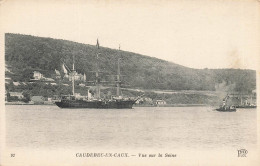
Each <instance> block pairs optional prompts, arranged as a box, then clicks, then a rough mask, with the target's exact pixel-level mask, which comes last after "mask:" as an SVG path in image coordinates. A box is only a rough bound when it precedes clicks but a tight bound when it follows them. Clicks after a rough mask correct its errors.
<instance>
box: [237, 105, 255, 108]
mask: <svg viewBox="0 0 260 166" xmlns="http://www.w3.org/2000/svg"><path fill="white" fill-rule="evenodd" d="M236 108H256V106H255V105H238V106H236Z"/></svg>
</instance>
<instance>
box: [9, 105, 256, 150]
mask: <svg viewBox="0 0 260 166" xmlns="http://www.w3.org/2000/svg"><path fill="white" fill-rule="evenodd" d="M5 114H6V143H7V146H8V147H21V148H26V147H29V148H50V149H52V148H75V147H76V148H131V149H135V148H143V149H149V148H157V149H158V148H159V149H163V148H174V149H180V148H190V149H198V148H200V149H212V148H227V147H230V148H241V147H242V148H249V147H254V146H256V145H257V111H256V109H238V110H237V112H227V113H225V112H217V111H213V108H210V107H136V108H133V109H125V110H114V109H111V110H110V109H108V110H102V109H100V110H97V109H60V108H58V107H57V106H52V105H51V106H47V105H6V113H5Z"/></svg>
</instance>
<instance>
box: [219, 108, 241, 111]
mask: <svg viewBox="0 0 260 166" xmlns="http://www.w3.org/2000/svg"><path fill="white" fill-rule="evenodd" d="M216 110H217V111H219V112H236V111H237V110H236V109H235V108H233V109H223V108H217V109H216Z"/></svg>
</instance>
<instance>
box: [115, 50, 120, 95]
mask: <svg viewBox="0 0 260 166" xmlns="http://www.w3.org/2000/svg"><path fill="white" fill-rule="evenodd" d="M119 55H120V45H119ZM120 83H121V80H120V56H119V57H118V60H117V82H116V87H117V88H116V95H117V96H118V97H119V96H120Z"/></svg>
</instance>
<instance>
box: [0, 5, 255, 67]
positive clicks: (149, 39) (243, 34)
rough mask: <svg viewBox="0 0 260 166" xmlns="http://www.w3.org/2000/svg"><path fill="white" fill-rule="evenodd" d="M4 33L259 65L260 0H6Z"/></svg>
mask: <svg viewBox="0 0 260 166" xmlns="http://www.w3.org/2000/svg"><path fill="white" fill-rule="evenodd" d="M0 3H1V8H0V9H1V10H0V12H1V13H0V17H1V20H0V23H1V24H0V26H1V33H20V34H27V35H33V36H40V37H51V38H56V39H65V40H71V41H75V42H79V43H86V44H92V45H95V44H96V40H97V38H98V39H99V43H100V45H101V46H103V47H109V48H114V49H118V46H119V44H120V45H121V49H122V50H124V51H130V52H135V53H140V54H144V55H148V56H151V57H157V58H160V59H164V60H167V61H170V62H174V63H177V64H180V65H183V66H187V67H191V68H242V69H257V67H258V66H259V64H260V61H259V59H260V22H259V20H260V10H259V9H260V2H259V1H257V0H236V1H235V0H225V1H224V0H197V1H192V0H185V1H184V0H171V1H167V0H164V1H163V0H160V1H159V0H157V1H154V0H150V1H148V0H143V1H138V0H132V1H126V0H121V1H119V0H117V1H116V0H110V1H109V0H106V1H105V0H98V1H95V2H94V1H82V0H74V1H72V0H63V1H62V0H45V1H42V0H41V1H40V0H34V1H32V0H23V1H22V2H21V1H19V0H3V1H0Z"/></svg>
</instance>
